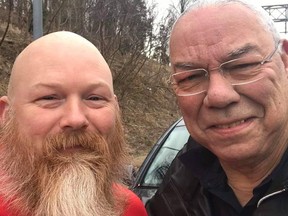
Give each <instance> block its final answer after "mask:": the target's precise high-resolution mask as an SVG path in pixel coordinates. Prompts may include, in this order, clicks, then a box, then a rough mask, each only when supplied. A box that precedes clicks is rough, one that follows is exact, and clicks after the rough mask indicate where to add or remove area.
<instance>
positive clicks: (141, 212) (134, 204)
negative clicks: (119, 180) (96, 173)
mask: <svg viewBox="0 0 288 216" xmlns="http://www.w3.org/2000/svg"><path fill="white" fill-rule="evenodd" d="M115 191H116V194H117V195H125V197H127V198H126V200H127V201H126V205H125V210H124V214H123V216H136V215H137V216H147V213H146V210H145V207H144V205H143V203H142V202H141V200H140V199H139V197H138V196H137V195H136V194H135V193H133V192H132V191H131V190H129V189H128V188H126V187H124V186H122V185H119V184H117V185H115Z"/></svg>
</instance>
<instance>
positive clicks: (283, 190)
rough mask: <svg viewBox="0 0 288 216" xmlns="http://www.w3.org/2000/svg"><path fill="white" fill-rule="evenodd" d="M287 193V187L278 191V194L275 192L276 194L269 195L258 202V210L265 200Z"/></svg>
mask: <svg viewBox="0 0 288 216" xmlns="http://www.w3.org/2000/svg"><path fill="white" fill-rule="evenodd" d="M285 191H287V187H285V188H283V189H282V190H279V191H276V192H274V193H271V194H268V195H266V196H264V197H262V198H261V199H260V200H259V201H258V203H257V208H258V207H259V206H260V205H261V203H262V202H263V201H264V200H266V199H269V198H270V197H272V196H275V195H277V194H280V193H283V192H285Z"/></svg>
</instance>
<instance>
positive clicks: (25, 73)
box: [0, 32, 146, 216]
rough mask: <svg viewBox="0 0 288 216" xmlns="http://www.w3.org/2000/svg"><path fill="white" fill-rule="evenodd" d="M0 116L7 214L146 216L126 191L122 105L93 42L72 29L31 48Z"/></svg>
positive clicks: (0, 180)
mask: <svg viewBox="0 0 288 216" xmlns="http://www.w3.org/2000/svg"><path fill="white" fill-rule="evenodd" d="M0 114H1V115H0V116H1V118H0V122H1V131H0V196H1V201H2V203H1V207H2V210H3V212H0V215H1V216H2V215H10V216H15V215H21V216H30V215H34V216H40V215H41V216H60V215H61V216H81V215H83V216H96V215H97V216H104V215H105V216H116V215H117V216H119V215H130V216H134V215H141V216H145V215H146V212H145V209H144V207H143V206H142V203H141V202H140V200H139V199H138V198H136V196H135V195H134V194H133V193H132V192H130V191H128V190H127V189H125V188H124V187H122V186H120V182H119V180H120V177H121V174H122V173H123V166H124V164H125V158H126V150H125V149H126V147H125V144H124V139H123V130H122V125H121V120H120V116H119V107H118V103H117V99H116V96H115V95H114V92H113V84H112V76H111V72H110V69H109V67H108V65H107V63H106V62H105V60H104V58H103V57H102V56H101V54H100V53H99V51H98V50H97V48H96V47H94V45H93V44H92V43H90V42H89V41H87V40H86V39H84V38H82V37H81V36H79V35H76V34H74V33H71V32H56V33H52V34H49V35H46V36H44V37H42V38H40V39H38V40H36V41H34V42H33V43H31V44H30V45H29V46H28V47H27V48H26V49H24V51H22V52H21V54H20V55H19V56H18V57H17V59H16V61H15V63H14V66H13V69H12V73H11V77H10V82H9V86H8V94H7V96H3V97H2V98H1V99H0ZM4 211H6V213H4Z"/></svg>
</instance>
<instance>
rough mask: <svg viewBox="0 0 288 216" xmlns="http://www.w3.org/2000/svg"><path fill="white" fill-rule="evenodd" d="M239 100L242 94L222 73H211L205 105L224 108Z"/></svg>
mask: <svg viewBox="0 0 288 216" xmlns="http://www.w3.org/2000/svg"><path fill="white" fill-rule="evenodd" d="M239 100H240V95H239V94H238V92H237V91H236V90H235V89H234V87H233V86H232V85H231V83H230V82H229V81H228V80H227V79H226V78H225V77H224V76H223V75H222V74H221V73H218V72H216V73H213V74H212V75H210V80H209V86H208V90H207V92H206V95H205V98H204V101H203V103H204V105H205V106H207V107H211V108H212V107H214V108H224V107H226V106H228V105H229V104H232V103H235V102H238V101H239Z"/></svg>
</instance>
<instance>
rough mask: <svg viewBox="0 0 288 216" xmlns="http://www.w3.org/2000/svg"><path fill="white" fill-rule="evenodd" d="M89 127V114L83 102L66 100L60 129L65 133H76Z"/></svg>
mask: <svg viewBox="0 0 288 216" xmlns="http://www.w3.org/2000/svg"><path fill="white" fill-rule="evenodd" d="M88 125H89V121H88V119H87V114H86V111H85V107H84V105H82V103H81V100H78V99H70V100H66V102H65V105H64V106H63V116H62V118H61V120H60V127H61V128H62V130H64V131H75V130H81V129H86V128H87V127H88Z"/></svg>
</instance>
